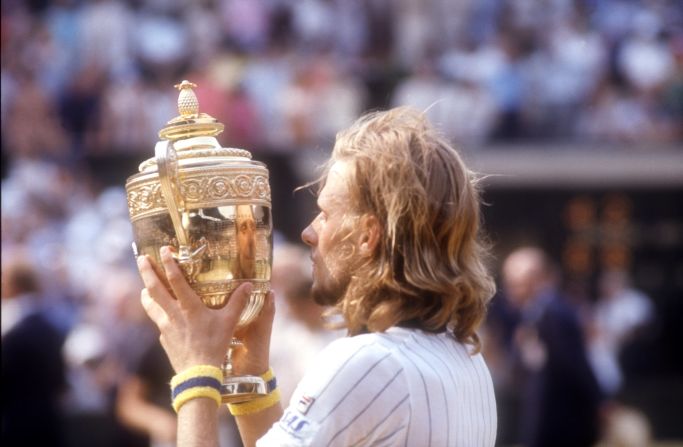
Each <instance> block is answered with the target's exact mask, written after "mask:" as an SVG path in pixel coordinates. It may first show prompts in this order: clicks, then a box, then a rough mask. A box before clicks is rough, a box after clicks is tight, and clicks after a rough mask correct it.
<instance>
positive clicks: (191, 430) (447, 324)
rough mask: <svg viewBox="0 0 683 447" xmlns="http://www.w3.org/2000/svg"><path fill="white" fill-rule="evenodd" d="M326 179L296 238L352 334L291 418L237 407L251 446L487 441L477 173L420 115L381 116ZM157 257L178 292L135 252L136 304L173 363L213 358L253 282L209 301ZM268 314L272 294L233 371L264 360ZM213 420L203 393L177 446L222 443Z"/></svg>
mask: <svg viewBox="0 0 683 447" xmlns="http://www.w3.org/2000/svg"><path fill="white" fill-rule="evenodd" d="M320 184H321V185H322V186H323V187H322V189H321V190H320V194H319V197H318V207H319V208H320V212H319V214H318V215H317V216H316V217H315V219H314V220H313V222H312V223H311V224H310V225H309V226H308V227H307V228H306V229H304V231H303V233H302V239H303V240H304V242H305V243H306V244H308V245H309V246H310V247H311V260H312V263H313V286H312V294H313V297H314V299H315V301H316V302H317V303H319V304H324V305H328V306H333V307H334V308H335V309H336V310H337V311H338V312H339V313H340V314H341V316H343V319H344V322H345V326H346V328H347V331H348V335H349V336H348V337H345V338H343V339H340V340H337V341H335V342H333V343H332V344H330V345H329V346H328V347H327V348H326V349H325V350H324V351H323V352H322V353H321V355H320V357H319V359H318V361H317V362H316V365H315V366H314V367H313V368H312V369H311V370H309V371H308V372H307V373H306V375H305V376H304V378H303V379H302V381H301V382H300V384H299V386H298V387H297V389H296V391H295V392H294V395H293V397H292V400H291V401H290V405H289V407H288V408H287V409H286V411H285V412H284V413H283V411H282V408H281V406H280V405H279V404H278V405H272V406H268V407H267V408H263V409H261V410H260V411H257V412H252V413H251V414H247V415H241V416H237V424H238V426H239V429H240V433H241V435H242V439H243V441H244V443H245V445H248V446H251V445H255V444H256V442H257V440H258V444H257V445H259V446H270V445H315V446H322V445H325V446H335V445H339V446H346V445H410V446H413V445H433V446H442V445H443V446H446V445H448V446H453V445H457V446H491V445H493V444H494V441H495V434H496V408H495V399H494V396H493V387H492V384H491V378H490V374H489V372H488V369H487V368H486V365H485V363H484V361H483V359H482V357H481V355H480V354H478V351H479V340H478V337H477V334H476V329H477V328H478V326H479V325H480V323H481V322H482V320H483V319H484V316H485V312H486V305H487V302H488V300H489V299H490V297H491V295H492V294H493V289H494V286H493V282H492V280H491V277H490V276H489V274H488V272H487V270H486V269H485V267H484V265H483V259H482V258H483V256H484V252H485V251H484V249H483V247H482V244H481V242H480V240H479V197H478V193H477V190H476V187H475V181H474V179H473V177H472V174H471V173H470V172H469V171H468V170H467V168H466V167H465V166H464V164H463V163H462V160H461V159H460V156H459V154H458V153H457V152H456V150H455V149H454V148H453V147H451V146H450V145H449V144H448V143H447V142H446V141H445V140H444V139H442V138H441V137H439V136H438V135H437V133H436V132H435V131H434V129H433V128H432V127H431V126H430V125H429V123H428V122H427V120H426V118H425V117H424V115H423V114H421V113H418V112H415V111H413V110H411V109H407V108H398V109H393V110H390V111H387V112H381V113H374V114H371V115H368V116H366V117H364V118H361V119H360V120H358V121H357V122H356V123H355V124H354V125H352V126H351V128H349V129H348V130H345V131H342V132H340V133H339V134H338V135H337V140H336V143H335V147H334V150H333V153H332V157H331V159H330V161H329V163H328V165H327V167H326V170H325V174H324V175H323V177H322V179H321V182H320ZM162 261H163V266H164V269H165V272H166V275H167V277H168V280H169V283H170V285H171V288H172V291H168V290H166V289H165V288H164V287H163V283H162V281H161V280H160V279H159V277H158V276H156V274H155V273H154V270H153V268H152V266H151V264H150V262H149V260H148V259H147V258H143V257H141V258H140V259H139V267H140V271H141V274H142V277H143V280H144V281H145V285H146V289H145V290H143V293H142V302H143V306H144V307H145V309H146V310H147V312H148V314H149V315H150V317H151V318H152V320H154V321H155V322H156V323H157V325H158V326H159V328H160V330H161V338H160V340H161V342H162V344H163V345H164V348H165V349H166V352H167V354H168V355H169V358H170V360H171V363H172V364H173V367H174V369H175V370H176V372H180V371H184V370H186V369H187V368H190V367H193V366H194V365H199V364H202V365H219V364H220V363H221V361H222V359H223V355H224V353H225V351H226V348H227V347H228V344H229V341H230V337H231V336H232V333H233V331H234V328H235V324H236V322H237V320H238V318H239V313H240V310H241V308H242V307H243V305H244V303H245V300H246V297H247V296H248V293H249V291H250V290H251V286H250V285H249V284H243V285H242V286H240V287H239V288H238V289H237V290H236V291H235V292H234V294H233V296H232V297H231V299H230V300H229V302H228V304H227V306H226V307H225V308H223V309H220V310H214V311H210V310H208V309H206V308H204V306H202V305H201V302H200V301H199V298H198V297H197V296H196V295H195V294H194V293H193V292H192V290H191V289H190V287H189V286H188V285H187V282H186V281H185V280H184V278H183V277H182V275H181V273H180V271H179V269H178V268H177V266H176V264H175V263H174V262H173V258H172V256H171V253H170V250H168V249H163V250H162ZM174 296H175V298H177V301H175V300H174V299H173V298H174ZM273 313H274V304H273V296H272V293H271V294H269V296H268V299H267V300H266V303H265V305H264V309H263V311H262V315H261V317H260V318H259V319H258V320H257V321H256V322H255V323H253V324H251V325H250V326H248V327H247V328H246V329H245V331H244V333H243V334H240V338H241V339H242V340H244V343H245V347H246V349H245V350H244V351H243V352H242V354H243V355H242V356H241V358H236V359H234V367H235V370H236V372H237V373H243V374H244V373H246V374H254V375H258V374H262V373H263V372H264V371H266V370H268V367H269V363H268V350H269V340H270V331H271V325H272V319H273ZM293 348H294V347H293ZM215 420H216V405H215V404H214V403H213V402H212V401H211V400H210V399H207V398H197V399H193V400H190V401H189V402H187V403H186V404H184V405H183V406H182V407H181V408H180V410H179V412H178V442H179V445H215Z"/></svg>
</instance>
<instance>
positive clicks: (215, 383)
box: [171, 365, 223, 413]
mask: <svg viewBox="0 0 683 447" xmlns="http://www.w3.org/2000/svg"><path fill="white" fill-rule="evenodd" d="M222 380H223V373H222V372H221V370H220V368H217V367H215V366H211V365H197V366H193V367H191V368H188V369H186V370H185V371H182V372H180V373H178V374H176V375H175V376H173V378H172V379H171V399H172V401H173V404H172V405H173V409H174V410H175V411H176V413H177V412H178V411H179V410H180V407H182V406H183V405H184V404H185V403H186V402H188V401H190V400H192V399H197V398H200V397H206V398H209V399H212V400H214V401H215V402H216V406H220V404H221V383H222Z"/></svg>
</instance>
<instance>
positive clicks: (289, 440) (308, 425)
mask: <svg viewBox="0 0 683 447" xmlns="http://www.w3.org/2000/svg"><path fill="white" fill-rule="evenodd" d="M278 426H279V427H280V429H281V430H282V431H281V432H280V434H279V435H277V434H276V433H274V435H275V436H284V438H282V439H280V440H279V441H280V444H278V445H292V446H295V445H296V446H299V445H301V446H304V445H306V446H308V445H311V443H312V441H313V438H314V437H315V434H316V433H317V432H318V428H319V425H318V423H316V422H314V421H312V420H310V419H308V418H307V417H305V416H303V415H301V414H297V412H296V411H292V410H287V411H286V412H285V414H284V415H283V416H282V419H280V422H279V424H278ZM285 440H286V442H285Z"/></svg>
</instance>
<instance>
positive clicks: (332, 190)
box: [318, 161, 352, 204]
mask: <svg viewBox="0 0 683 447" xmlns="http://www.w3.org/2000/svg"><path fill="white" fill-rule="evenodd" d="M351 169H352V166H351V164H350V163H348V162H343V161H336V162H335V163H334V164H333V165H332V167H331V168H330V171H329V172H328V174H327V179H326V180H325V185H324V186H323V189H322V190H321V191H320V196H319V197H318V202H320V203H322V204H334V203H337V202H340V201H345V200H346V198H347V196H348V189H349V187H348V178H349V173H350V170H351Z"/></svg>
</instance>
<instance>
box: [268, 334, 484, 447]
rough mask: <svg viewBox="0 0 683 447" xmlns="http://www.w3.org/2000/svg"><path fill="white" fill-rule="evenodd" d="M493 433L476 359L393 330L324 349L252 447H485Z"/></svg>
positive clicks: (438, 341)
mask: <svg viewBox="0 0 683 447" xmlns="http://www.w3.org/2000/svg"><path fill="white" fill-rule="evenodd" d="M496 427H497V420H496V402H495V398H494V395H493V385H492V382H491V376H490V374H489V371H488V368H487V367H486V364H485V363H484V359H483V358H482V356H481V355H480V354H477V355H474V356H471V355H469V353H468V351H467V347H466V346H465V345H463V344H461V343H458V342H456V341H455V340H454V339H453V338H452V336H450V335H448V334H446V333H441V334H430V333H426V332H423V331H419V330H416V329H405V328H396V327H395V328H391V329H389V330H388V331H387V332H385V333H373V334H363V335H358V336H355V337H346V338H342V339H339V340H336V341H334V342H332V343H331V344H330V345H329V346H328V347H327V348H325V349H324V350H323V351H322V352H321V353H320V355H319V356H318V358H317V360H316V362H315V365H314V366H313V368H311V369H310V370H309V371H307V373H306V375H305V376H304V378H303V379H302V380H301V382H300V383H299V385H298V387H297V389H296V391H295V392H294V394H293V396H292V399H291V401H290V403H289V407H288V408H287V409H286V410H285V413H284V415H283V417H282V418H281V419H280V421H278V422H277V423H276V424H275V425H274V426H273V427H272V428H271V429H270V430H269V431H268V433H266V435H265V436H264V437H263V438H261V439H260V440H259V441H258V442H257V446H258V447H266V446H367V445H372V446H410V447H412V446H467V447H478V446H493V445H494V442H495V438H496Z"/></svg>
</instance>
